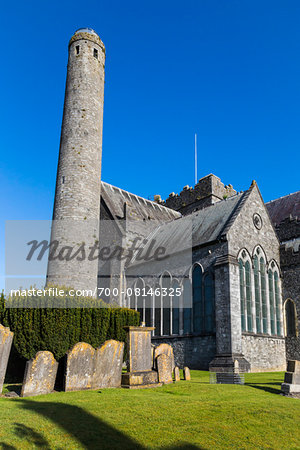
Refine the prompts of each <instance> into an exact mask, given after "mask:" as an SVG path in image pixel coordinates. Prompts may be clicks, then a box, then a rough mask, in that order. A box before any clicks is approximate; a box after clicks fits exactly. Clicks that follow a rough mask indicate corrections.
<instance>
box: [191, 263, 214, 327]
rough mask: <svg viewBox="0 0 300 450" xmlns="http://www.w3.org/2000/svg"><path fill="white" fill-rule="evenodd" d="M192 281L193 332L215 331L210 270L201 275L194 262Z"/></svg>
mask: <svg viewBox="0 0 300 450" xmlns="http://www.w3.org/2000/svg"><path fill="white" fill-rule="evenodd" d="M192 283H193V310H192V315H193V332H194V333H213V332H215V300H214V279H213V276H212V274H211V273H210V272H207V273H205V274H204V275H203V272H202V268H201V266H200V265H199V264H196V265H195V267H194V269H193V272H192Z"/></svg>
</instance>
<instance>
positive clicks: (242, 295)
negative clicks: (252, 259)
mask: <svg viewBox="0 0 300 450" xmlns="http://www.w3.org/2000/svg"><path fill="white" fill-rule="evenodd" d="M239 269H240V301H241V322H242V331H246V320H245V278H244V264H243V261H242V260H241V259H239Z"/></svg>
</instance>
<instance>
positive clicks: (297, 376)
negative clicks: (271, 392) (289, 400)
mask: <svg viewBox="0 0 300 450" xmlns="http://www.w3.org/2000/svg"><path fill="white" fill-rule="evenodd" d="M281 390H282V392H283V393H284V394H285V395H289V396H295V397H300V361H297V360H290V361H288V364H287V371H286V372H285V375H284V382H283V383H282V385H281Z"/></svg>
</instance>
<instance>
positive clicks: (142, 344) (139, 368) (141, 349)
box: [122, 327, 161, 389]
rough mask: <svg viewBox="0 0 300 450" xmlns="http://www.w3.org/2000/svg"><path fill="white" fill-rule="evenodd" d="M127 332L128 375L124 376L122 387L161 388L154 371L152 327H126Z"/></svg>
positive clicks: (124, 374)
mask: <svg viewBox="0 0 300 450" xmlns="http://www.w3.org/2000/svg"><path fill="white" fill-rule="evenodd" d="M124 328H125V330H126V331H127V349H128V361H127V373H123V375H122V387H125V388H129V389H140V388H145V387H155V386H160V385H161V384H160V383H159V382H158V373H157V371H156V370H152V366H153V357H152V347H151V331H152V330H154V328H152V327H124Z"/></svg>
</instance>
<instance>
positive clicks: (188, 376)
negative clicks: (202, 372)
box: [183, 367, 191, 381]
mask: <svg viewBox="0 0 300 450" xmlns="http://www.w3.org/2000/svg"><path fill="white" fill-rule="evenodd" d="M183 378H184V379H185V380H187V381H189V380H190V379H191V373H190V369H189V368H188V367H184V368H183Z"/></svg>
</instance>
